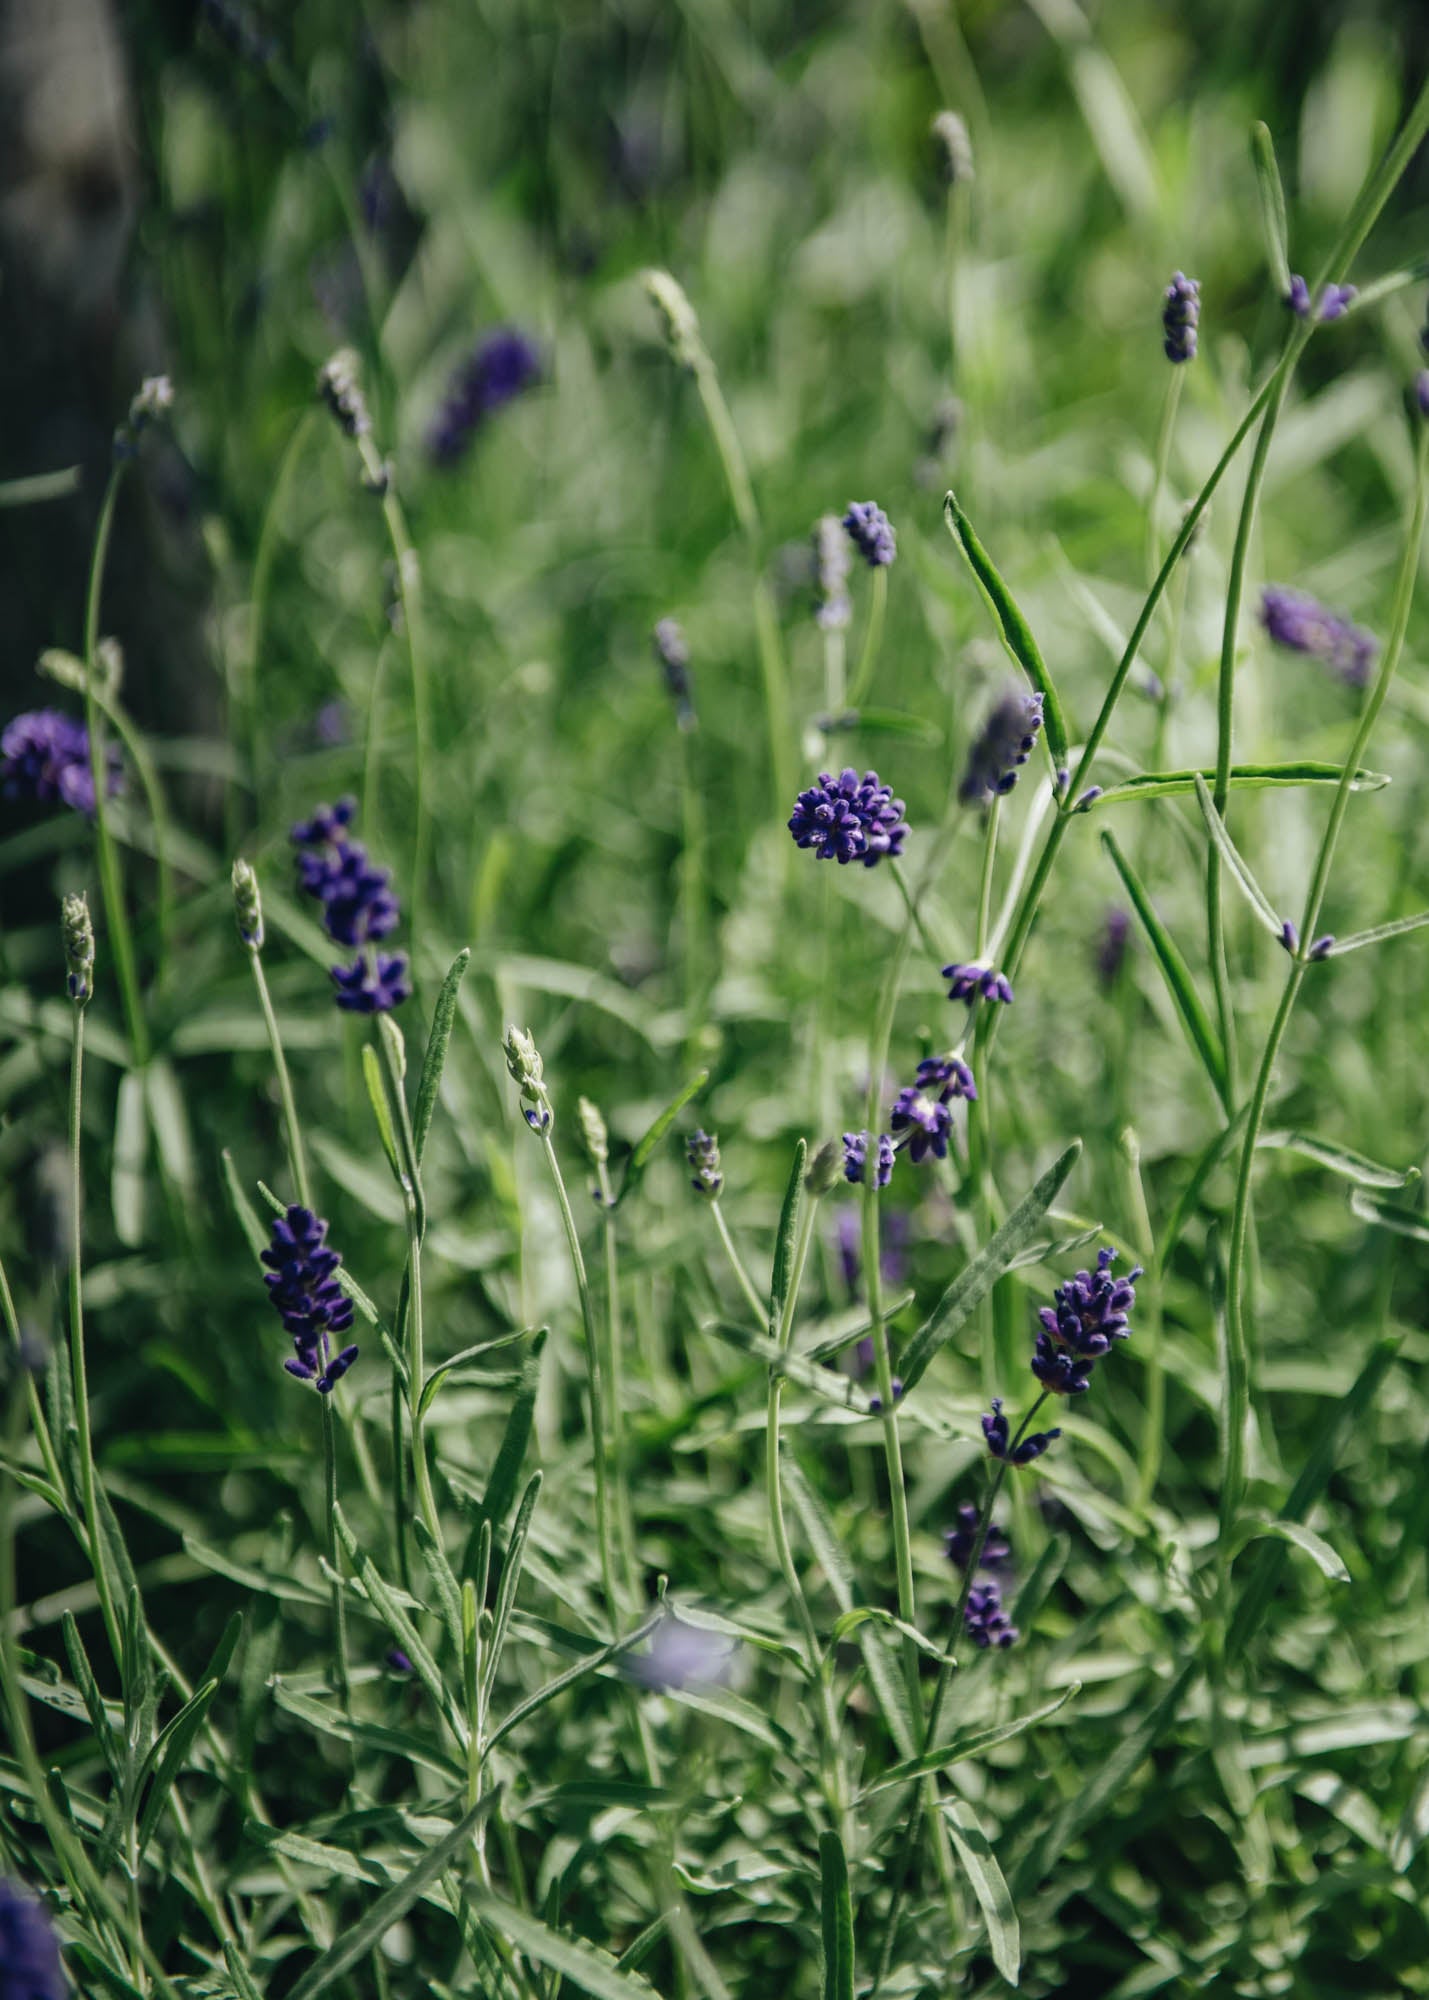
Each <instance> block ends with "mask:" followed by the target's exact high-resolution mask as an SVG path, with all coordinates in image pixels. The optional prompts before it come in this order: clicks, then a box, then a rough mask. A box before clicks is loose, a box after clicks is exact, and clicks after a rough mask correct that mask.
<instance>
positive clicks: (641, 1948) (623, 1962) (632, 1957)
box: [615, 1908, 679, 1972]
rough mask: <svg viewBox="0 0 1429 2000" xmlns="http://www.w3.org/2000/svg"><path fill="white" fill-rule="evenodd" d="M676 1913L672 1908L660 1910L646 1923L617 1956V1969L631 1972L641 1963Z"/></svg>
mask: <svg viewBox="0 0 1429 2000" xmlns="http://www.w3.org/2000/svg"><path fill="white" fill-rule="evenodd" d="M678 1914H679V1912H678V1910H676V1909H673V1908H672V1909H668V1910H662V1911H661V1912H660V1914H659V1916H658V1917H656V1918H655V1919H654V1921H653V1922H651V1923H648V1924H647V1925H646V1926H645V1928H644V1930H643V1931H641V1933H640V1935H639V1937H634V1938H632V1939H631V1940H630V1942H629V1944H628V1945H627V1946H626V1947H625V1949H624V1951H623V1952H622V1953H621V1954H620V1956H619V1958H618V1959H616V1961H615V1964H616V1969H617V1971H620V1972H633V1971H634V1970H635V1968H636V1966H637V1965H643V1964H644V1962H645V1960H646V1959H647V1958H648V1957H649V1956H650V1954H651V1952H652V1951H653V1950H654V1949H655V1947H656V1945H657V1944H658V1943H659V1942H660V1940H661V1938H662V1937H664V1935H665V1933H666V1931H667V1930H668V1929H669V1928H670V1923H671V1920H672V1919H673V1918H674V1917H676V1916H678Z"/></svg>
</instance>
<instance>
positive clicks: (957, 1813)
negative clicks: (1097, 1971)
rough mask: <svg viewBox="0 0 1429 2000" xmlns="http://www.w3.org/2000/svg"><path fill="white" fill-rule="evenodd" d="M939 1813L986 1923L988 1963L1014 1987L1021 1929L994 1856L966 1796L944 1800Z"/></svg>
mask: <svg viewBox="0 0 1429 2000" xmlns="http://www.w3.org/2000/svg"><path fill="white" fill-rule="evenodd" d="M942 1814H943V1818H944V1819H945V1820H946V1822H947V1827H948V1838H949V1840H951V1841H952V1843H953V1846H954V1848H955V1849H956V1850H957V1856H958V1859H959V1861H961V1862H962V1864H963V1873H964V1874H965V1875H966V1876H967V1878H968V1881H969V1882H970V1883H971V1884H972V1892H973V1894H974V1895H975V1896H976V1897H977V1901H978V1908H979V1909H980V1910H981V1911H982V1915H983V1922H984V1923H985V1924H986V1925H987V1942H988V1946H989V1948H990V1949H991V1952H992V1962H993V1964H994V1965H995V1966H996V1967H997V1969H998V1971H999V1972H1000V1973H1001V1974H1002V1976H1003V1978H1004V1979H1005V1980H1006V1981H1007V1983H1008V1985H1009V1986H1015V1985H1016V1984H1017V1981H1018V1976H1019V1974H1020V1972H1021V1970H1022V1932H1021V1930H1020V1928H1019V1926H1018V1922H1017V1912H1016V1910H1015V1909H1014V1908H1013V1906H1012V1896H1011V1892H1010V1891H1009V1889H1008V1887H1007V1883H1006V1882H1005V1881H1004V1880H1003V1874H1002V1870H1001V1869H1000V1868H999V1867H998V1865H997V1856H996V1855H995V1854H994V1853H993V1851H992V1845H991V1842H990V1841H989V1840H988V1837H987V1835H986V1834H985V1833H984V1832H983V1830H982V1827H981V1826H980V1825H979V1823H978V1818H977V1815H976V1813H974V1811H973V1809H972V1807H971V1806H970V1805H969V1804H968V1802H967V1800H966V1799H944V1800H943V1802H942Z"/></svg>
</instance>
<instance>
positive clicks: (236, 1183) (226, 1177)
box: [222, 1146, 268, 1257]
mask: <svg viewBox="0 0 1429 2000" xmlns="http://www.w3.org/2000/svg"><path fill="white" fill-rule="evenodd" d="M222 1159H223V1184H224V1186H225V1187H226V1188H227V1190H228V1199H229V1200H230V1201H231V1202H232V1204H233V1213H234V1214H235V1215H236V1216H237V1217H238V1226H239V1228H240V1229H241V1230H242V1231H243V1234H244V1235H245V1236H246V1237H247V1239H248V1248H249V1249H250V1250H251V1251H252V1252H253V1255H254V1256H255V1257H260V1256H261V1255H262V1254H263V1252H264V1251H265V1250H266V1249H267V1248H268V1238H267V1236H266V1235H265V1234H264V1231H263V1225H262V1223H261V1222H260V1221H259V1220H258V1211H257V1209H256V1208H255V1207H254V1206H253V1204H252V1202H251V1201H250V1200H249V1199H248V1196H247V1194H246V1193H245V1192H244V1189H243V1184H242V1182H241V1181H240V1180H239V1178H238V1169H237V1168H236V1167H235V1166H234V1164H233V1155H232V1153H230V1152H229V1150H228V1148H227V1146H225V1147H224V1149H223V1154H222Z"/></svg>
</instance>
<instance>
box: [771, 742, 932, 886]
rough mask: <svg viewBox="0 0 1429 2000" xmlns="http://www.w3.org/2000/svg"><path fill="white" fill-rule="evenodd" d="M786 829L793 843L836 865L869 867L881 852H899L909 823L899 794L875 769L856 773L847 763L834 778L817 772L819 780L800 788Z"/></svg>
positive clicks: (906, 834) (889, 853)
mask: <svg viewBox="0 0 1429 2000" xmlns="http://www.w3.org/2000/svg"><path fill="white" fill-rule="evenodd" d="M789 831H790V833H792V834H793V836H794V845H795V846H796V847H812V848H813V850H814V853H815V855H816V857H817V858H818V859H819V860H820V861H837V862H838V864H839V866H840V867H841V868H842V867H844V866H845V865H846V864H847V863H848V862H850V861H861V862H862V863H863V865H864V867H865V868H872V867H873V866H874V864H875V863H876V862H879V861H882V860H883V858H884V856H885V855H888V856H897V855H899V854H901V853H902V852H903V842H904V840H905V839H906V838H907V836H908V832H909V827H908V823H907V821H906V820H905V819H904V817H903V801H902V799H895V798H894V796H893V792H892V789H891V787H890V786H888V785H885V784H882V783H880V781H879V776H878V773H877V772H876V771H866V772H865V773H864V775H863V777H862V778H860V777H859V775H858V773H857V771H855V770H854V769H853V768H852V766H849V767H848V768H846V769H845V770H843V771H841V772H840V773H839V775H838V777H837V778H832V777H830V775H829V773H828V772H827V771H821V772H820V773H819V781H818V783H817V784H816V785H810V786H809V788H808V789H807V791H803V792H800V794H799V797H798V800H797V802H796V804H795V806H794V810H793V812H792V814H791V815H790V818H789Z"/></svg>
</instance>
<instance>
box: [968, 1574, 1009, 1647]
mask: <svg viewBox="0 0 1429 2000" xmlns="http://www.w3.org/2000/svg"><path fill="white" fill-rule="evenodd" d="M963 1624H964V1625H965V1626H966V1628H967V1633H968V1637H969V1638H970V1639H971V1640H972V1641H973V1643H974V1644H975V1645H977V1646H979V1647H981V1648H982V1650H983V1651H984V1652H986V1651H987V1649H988V1647H989V1646H997V1647H999V1648H1000V1649H1001V1650H1003V1651H1004V1652H1005V1651H1006V1649H1007V1648H1008V1647H1009V1646H1011V1645H1015V1644H1016V1642H1017V1640H1018V1639H1019V1638H1020V1637H1021V1634H1020V1633H1019V1632H1018V1629H1017V1627H1016V1626H1015V1625H1014V1624H1013V1623H1012V1621H1011V1619H1010V1618H1009V1617H1008V1615H1007V1613H1006V1612H1005V1611H1004V1610H1003V1608H1002V1592H1001V1590H1000V1589H999V1588H998V1586H997V1585H996V1584H995V1583H975V1584H974V1585H973V1587H972V1589H971V1590H970V1591H969V1592H968V1601H967V1609H966V1610H965V1611H964V1612H963Z"/></svg>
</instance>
